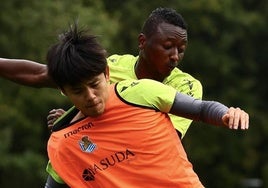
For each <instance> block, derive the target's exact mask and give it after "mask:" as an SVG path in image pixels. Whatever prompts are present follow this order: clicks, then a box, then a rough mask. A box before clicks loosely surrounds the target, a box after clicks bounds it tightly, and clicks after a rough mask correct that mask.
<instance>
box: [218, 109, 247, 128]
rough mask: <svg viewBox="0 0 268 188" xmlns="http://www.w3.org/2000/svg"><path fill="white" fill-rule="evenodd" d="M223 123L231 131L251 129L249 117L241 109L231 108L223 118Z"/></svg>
mask: <svg viewBox="0 0 268 188" xmlns="http://www.w3.org/2000/svg"><path fill="white" fill-rule="evenodd" d="M222 121H223V123H224V124H225V125H226V126H227V127H229V129H238V128H239V127H240V129H242V130H245V129H248V128H249V115H248V113H246V112H245V111H244V110H241V109H240V108H234V107H231V108H229V110H228V111H227V113H226V114H225V115H224V116H223V117H222Z"/></svg>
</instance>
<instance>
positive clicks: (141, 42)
mask: <svg viewBox="0 0 268 188" xmlns="http://www.w3.org/2000/svg"><path fill="white" fill-rule="evenodd" d="M138 41H139V49H140V50H142V49H143V48H144V45H145V43H146V36H145V35H144V34H143V33H140V34H139V37H138Z"/></svg>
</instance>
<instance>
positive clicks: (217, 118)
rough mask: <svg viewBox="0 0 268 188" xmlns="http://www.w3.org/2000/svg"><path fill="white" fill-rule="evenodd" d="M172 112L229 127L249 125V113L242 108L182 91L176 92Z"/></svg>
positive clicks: (245, 127)
mask: <svg viewBox="0 0 268 188" xmlns="http://www.w3.org/2000/svg"><path fill="white" fill-rule="evenodd" d="M170 113H171V114H174V115H178V116H182V117H186V118H189V119H193V120H195V121H202V122H204V123H208V124H212V125H223V126H227V127H229V129H238V128H240V129H243V130H244V129H248V127H249V115H248V114H247V113H246V112H245V111H243V110H241V109H240V108H233V107H231V108H227V107H226V106H224V105H223V104H221V103H219V102H215V101H204V100H203V101H202V100H198V99H194V98H192V97H189V96H187V95H184V94H181V93H177V94H176V97H175V100H174V103H173V106H172V108H171V110H170Z"/></svg>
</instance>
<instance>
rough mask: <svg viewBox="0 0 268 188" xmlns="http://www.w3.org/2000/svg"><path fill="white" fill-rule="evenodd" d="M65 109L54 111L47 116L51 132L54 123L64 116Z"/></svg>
mask: <svg viewBox="0 0 268 188" xmlns="http://www.w3.org/2000/svg"><path fill="white" fill-rule="evenodd" d="M64 112H65V111H64V110H63V109H53V110H50V111H49V113H48V116H47V126H48V129H49V130H51V129H52V127H53V124H54V122H55V121H56V120H57V119H58V118H59V117H60V116H61V115H62V114H64Z"/></svg>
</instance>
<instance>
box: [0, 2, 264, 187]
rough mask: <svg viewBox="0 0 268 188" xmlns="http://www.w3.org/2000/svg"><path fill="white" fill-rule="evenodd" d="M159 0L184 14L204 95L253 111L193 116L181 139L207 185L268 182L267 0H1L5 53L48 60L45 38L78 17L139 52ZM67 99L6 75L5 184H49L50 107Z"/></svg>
mask: <svg viewBox="0 0 268 188" xmlns="http://www.w3.org/2000/svg"><path fill="white" fill-rule="evenodd" d="M156 7H171V8H174V9H176V10H177V11H178V12H179V13H181V14H182V15H183V17H184V18H185V20H186V22H187V23H188V28H189V29H188V34H189V35H188V40H189V44H188V48H187V51H186V54H185V57H184V59H183V61H182V62H181V64H180V65H179V66H180V68H181V69H182V70H184V71H186V72H188V73H190V74H192V75H193V76H194V77H196V78H197V79H199V80H200V81H201V82H202V84H203V87H204V97H203V98H204V99H213V100H217V101H220V102H222V103H224V104H226V105H228V106H230V105H232V106H240V107H242V108H243V109H246V110H247V111H248V112H249V114H250V116H251V121H250V126H251V127H250V129H249V130H248V131H246V132H242V131H230V130H228V129H225V128H215V127H212V126H209V125H206V124H203V123H197V122H194V123H192V126H191V127H190V129H189V131H188V133H187V134H186V137H185V138H184V139H183V144H184V146H185V149H186V151H187V153H188V156H189V159H190V161H191V162H192V163H193V165H194V169H195V171H196V172H197V173H198V174H199V176H200V179H201V181H202V182H203V183H204V185H205V186H206V187H208V188H226V187H228V188H233V187H235V188H237V187H254V186H253V185H252V186H250V183H243V182H244V181H246V180H248V179H252V178H254V179H255V180H259V181H261V182H259V183H260V184H259V185H256V186H255V187H268V160H267V158H268V146H267V143H268V141H267V140H268V126H267V120H268V118H267V115H266V114H267V112H268V108H267V106H266V105H267V104H268V103H267V101H266V98H267V96H268V84H267V82H266V81H267V80H268V79H267V76H268V71H267V68H268V62H267V61H268V32H267V30H268V21H267V20H268V11H267V10H268V1H267V0H236V1H233V0H169V1H166V0H154V1H150V2H149V1H144V0H128V1H119V0H113V1H110V0H98V1H96V0H64V1H60V0H42V1H36V0H2V1H1V6H0V57H6V58H23V59H30V60H33V61H37V62H41V63H46V62H45V56H46V51H47V49H48V47H49V45H50V44H52V43H53V42H55V40H56V36H57V34H59V33H60V32H62V31H63V30H64V29H66V28H67V27H68V25H69V24H70V23H72V21H73V20H74V19H77V18H78V19H79V23H80V25H81V26H83V25H84V26H85V27H89V28H90V29H91V30H92V32H93V33H94V34H97V35H99V36H100V40H101V43H102V44H103V46H104V47H105V48H106V49H107V51H108V53H109V54H114V53H117V54H125V53H130V54H134V55H137V54H138V43H137V36H138V34H139V31H140V29H141V26H142V24H143V22H144V20H145V19H146V18H147V16H148V15H149V14H150V12H151V11H152V10H153V9H155V8H156ZM70 106H71V105H70V103H69V102H68V101H67V99H66V98H65V97H63V96H61V95H60V93H59V91H57V90H53V89H38V88H30V87H26V86H21V85H18V84H15V83H12V82H10V81H7V80H4V79H1V78H0V124H1V125H0V128H1V129H0V187H1V188H10V187H12V188H15V187H18V188H24V187H31V188H32V187H33V188H35V187H43V185H44V182H45V180H46V176H47V174H46V172H45V167H46V162H47V155H46V142H47V139H48V137H49V132H48V129H47V125H46V116H47V114H48V111H49V110H50V109H52V108H59V107H63V108H64V109H67V108H69V107H70ZM159 175H161V174H159ZM257 184H258V182H257ZM261 184H262V185H261ZM156 187H157V186H156Z"/></svg>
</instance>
